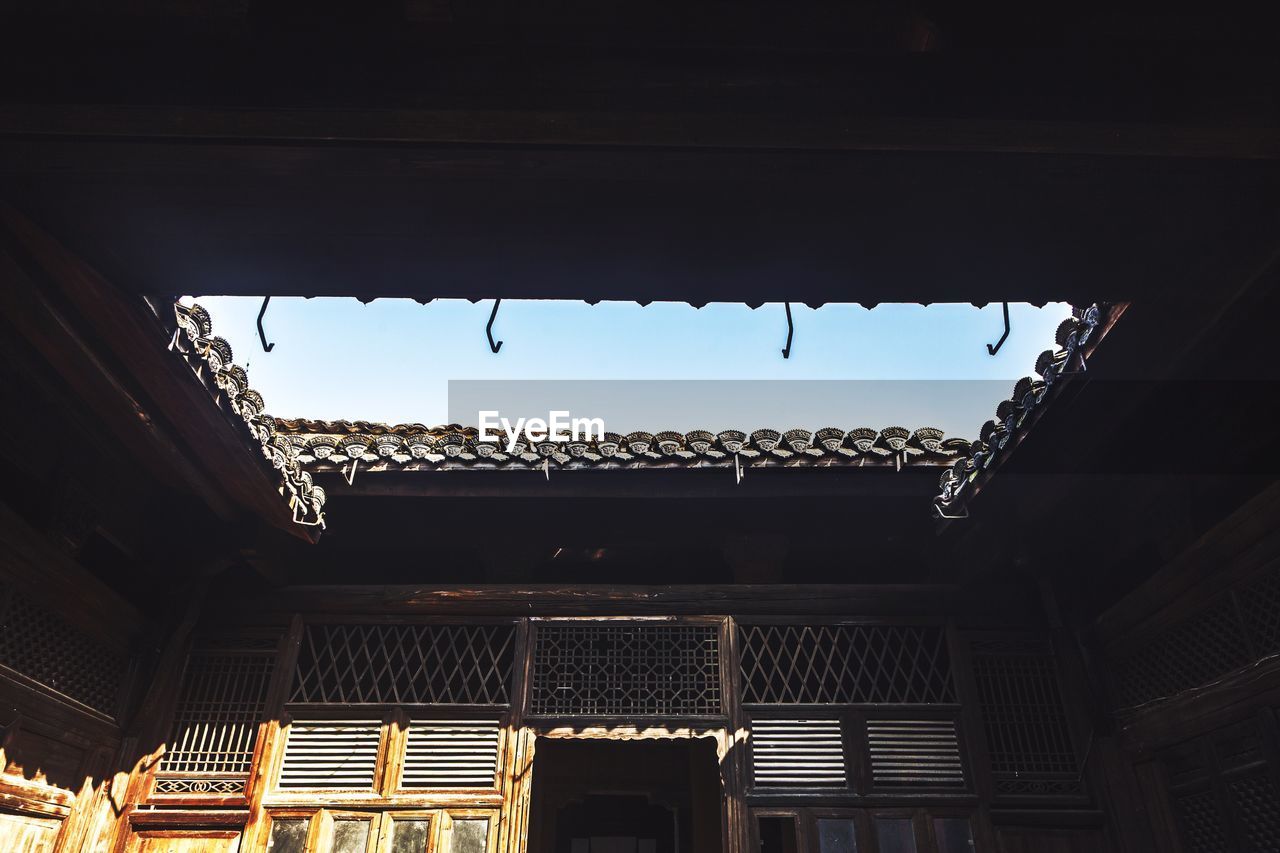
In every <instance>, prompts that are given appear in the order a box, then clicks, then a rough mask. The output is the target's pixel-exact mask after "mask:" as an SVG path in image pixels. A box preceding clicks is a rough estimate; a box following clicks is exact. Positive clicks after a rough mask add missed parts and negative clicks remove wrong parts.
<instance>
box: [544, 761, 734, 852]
mask: <svg viewBox="0 0 1280 853" xmlns="http://www.w3.org/2000/svg"><path fill="white" fill-rule="evenodd" d="M720 799H721V795H720V773H719V769H718V766H717V762H716V751H715V744H714V743H713V742H712V741H710V740H707V739H690V740H669V741H659V740H652V741H607V740H559V739H552V738H542V739H539V741H538V748H537V751H536V752H535V753H534V761H533V803H532V810H531V813H530V820H529V853H720V851H721V840H720V839H721V831H720Z"/></svg>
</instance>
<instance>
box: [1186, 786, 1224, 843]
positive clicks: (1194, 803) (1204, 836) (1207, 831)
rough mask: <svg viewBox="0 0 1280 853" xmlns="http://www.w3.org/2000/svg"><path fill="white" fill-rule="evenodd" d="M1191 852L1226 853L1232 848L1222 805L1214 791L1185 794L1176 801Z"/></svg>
mask: <svg viewBox="0 0 1280 853" xmlns="http://www.w3.org/2000/svg"><path fill="white" fill-rule="evenodd" d="M1174 810H1175V811H1176V812H1177V814H1178V822H1179V824H1180V825H1181V827H1182V845H1183V847H1184V848H1185V849H1186V851H1187V853H1223V851H1225V850H1228V849H1230V848H1229V847H1228V845H1227V838H1226V832H1225V830H1224V829H1223V826H1222V817H1221V815H1220V814H1219V813H1218V804H1217V803H1216V802H1214V797H1213V793H1212V792H1211V791H1201V792H1199V793H1195V794H1183V795H1182V796H1180V797H1177V798H1175V799H1174Z"/></svg>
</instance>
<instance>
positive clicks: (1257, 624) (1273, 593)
mask: <svg viewBox="0 0 1280 853" xmlns="http://www.w3.org/2000/svg"><path fill="white" fill-rule="evenodd" d="M1238 599H1239V601H1240V612H1241V615H1243V616H1244V623H1245V627H1246V628H1247V629H1248V631H1249V639H1250V640H1252V641H1253V647H1254V650H1255V651H1256V652H1257V653H1258V654H1260V655H1269V654H1276V653H1278V652H1280V570H1276V571H1271V572H1268V573H1267V574H1265V575H1263V576H1262V577H1260V578H1258V579H1257V580H1256V581H1254V582H1253V583H1251V584H1249V585H1248V586H1246V587H1245V588H1244V589H1243V590H1242V591H1241V592H1240V595H1239V596H1238Z"/></svg>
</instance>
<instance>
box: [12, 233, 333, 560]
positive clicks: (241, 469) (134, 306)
mask: <svg viewBox="0 0 1280 853" xmlns="http://www.w3.org/2000/svg"><path fill="white" fill-rule="evenodd" d="M0 219H2V221H3V225H4V234H3V237H4V248H5V261H6V265H7V266H8V268H9V273H10V277H11V280H12V282H13V284H14V285H16V286H12V287H6V288H4V294H5V296H6V297H8V301H10V302H12V303H15V304H16V305H20V306H21V307H22V308H23V309H24V312H25V314H26V321H25V322H23V323H21V325H20V328H22V329H23V330H30V331H31V332H34V331H35V330H37V329H40V328H49V327H54V328H51V329H50V331H51V332H54V329H55V328H56V332H54V334H59V333H60V337H59V338H57V339H55V338H53V337H48V336H46V337H42V338H41V339H40V341H39V342H38V343H39V344H41V345H42V346H41V349H42V352H43V353H44V354H45V356H46V357H47V358H49V359H50V361H51V362H53V363H54V366H55V367H57V368H59V369H60V370H62V371H64V373H65V374H67V375H70V376H74V377H79V376H80V375H81V374H84V373H85V372H86V371H89V372H92V373H94V374H95V377H93V378H90V377H87V376H86V377H85V378H84V379H83V380H82V381H83V382H84V383H85V385H84V392H83V393H85V396H86V398H87V399H89V400H90V401H91V405H93V404H94V401H96V403H97V404H98V405H101V406H103V407H104V408H107V409H112V410H117V414H118V415H122V416H123V417H124V418H125V420H126V421H128V422H129V423H130V424H132V426H133V427H134V428H135V429H136V428H138V427H141V430H142V432H143V433H144V434H146V435H147V436H148V439H149V442H148V443H149V444H150V446H149V447H145V448H141V453H142V455H143V456H146V455H147V454H148V453H157V452H159V453H160V454H161V455H162V456H163V457H164V464H166V465H171V466H173V467H174V469H175V470H177V471H178V472H180V474H181V475H182V476H183V477H184V478H185V479H186V480H187V482H188V483H189V484H190V485H191V486H192V487H193V488H195V489H196V490H197V493H198V494H200V495H201V496H202V497H203V498H204V499H205V500H206V501H207V502H208V503H209V504H210V505H211V507H212V508H213V509H214V510H215V512H217V513H218V514H219V515H220V516H222V517H223V518H226V519H228V520H233V519H236V518H238V517H239V516H240V515H241V513H242V512H244V511H248V512H250V513H253V514H254V515H256V516H257V517H258V518H260V519H261V520H262V521H264V522H265V523H267V524H270V525H273V526H275V527H278V528H280V529H282V530H284V531H286V532H288V533H290V534H292V535H295V536H298V537H299V538H303V539H307V540H312V539H314V537H315V534H314V532H313V531H312V530H310V529H308V528H304V527H301V526H300V525H297V524H294V523H293V521H292V517H291V515H290V513H289V511H288V508H287V507H286V505H285V502H284V499H283V498H282V497H281V496H280V493H279V491H278V486H277V484H276V482H275V481H274V476H275V474H274V472H273V471H272V470H271V466H270V465H269V464H268V463H267V462H266V461H265V460H264V459H263V458H262V452H261V448H260V447H259V446H257V445H256V443H255V440H253V439H251V438H250V437H249V436H248V435H247V430H245V429H244V428H243V425H237V424H235V423H234V422H233V420H232V418H234V417H237V416H235V415H234V414H233V413H230V412H223V411H220V410H219V408H218V405H217V403H216V402H215V401H214V399H213V398H212V397H211V396H210V394H209V392H208V390H207V389H206V388H205V387H204V386H203V385H202V384H201V383H200V382H199V381H198V380H197V379H196V377H195V375H194V374H193V373H192V371H191V369H190V368H189V367H188V366H187V365H186V363H185V362H183V361H182V360H181V359H180V358H178V357H177V356H176V355H174V354H173V353H171V352H169V351H168V350H167V343H168V335H167V331H166V329H165V327H164V326H163V324H162V323H161V322H160V321H159V320H158V318H156V317H155V316H154V315H153V314H150V312H149V310H148V309H147V307H146V305H145V303H143V302H142V301H141V300H139V299H136V298H131V297H128V296H127V295H126V294H125V293H123V292H121V291H119V290H117V289H116V288H114V287H112V286H111V285H110V284H108V283H107V282H106V281H105V280H103V279H102V278H101V277H100V276H98V275H97V274H96V273H95V272H94V271H93V270H92V269H90V268H89V267H88V266H87V265H85V264H84V263H83V262H82V261H80V260H79V259H77V258H75V257H74V256H72V255H71V254H70V253H68V252H67V251H66V250H65V249H64V248H63V247H62V246H60V245H59V244H58V243H57V242H56V241H54V240H53V239H52V238H50V237H49V236H48V235H47V234H45V233H43V232H42V231H40V230H39V229H38V228H36V227H35V226H34V225H32V224H31V223H30V222H29V221H28V220H26V219H25V218H23V217H22V216H21V215H19V214H17V213H16V212H15V211H13V210H12V209H9V208H3V209H0ZM55 300H56V301H57V302H58V303H59V305H60V306H65V307H57V306H55V305H54V301H55ZM40 314H43V319H42V318H41V317H40V316H37V315H40ZM104 381H105V385H104ZM91 386H92V387H91ZM122 408H124V409H126V410H127V413H126V412H119V411H118V410H120V409H122ZM122 429H124V430H125V431H130V430H129V428H128V427H122ZM233 505H234V506H237V507H240V508H242V509H240V510H232V509H231V506H233Z"/></svg>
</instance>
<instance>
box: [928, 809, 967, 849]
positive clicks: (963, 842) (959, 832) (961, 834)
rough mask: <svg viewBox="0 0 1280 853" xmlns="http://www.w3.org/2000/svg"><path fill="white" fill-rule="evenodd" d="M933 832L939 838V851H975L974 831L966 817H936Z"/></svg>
mask: <svg viewBox="0 0 1280 853" xmlns="http://www.w3.org/2000/svg"><path fill="white" fill-rule="evenodd" d="M933 834H934V835H935V836H937V838H938V853H973V832H972V831H971V830H970V829H969V819H968V818H965V817H935V818H934V819H933Z"/></svg>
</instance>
